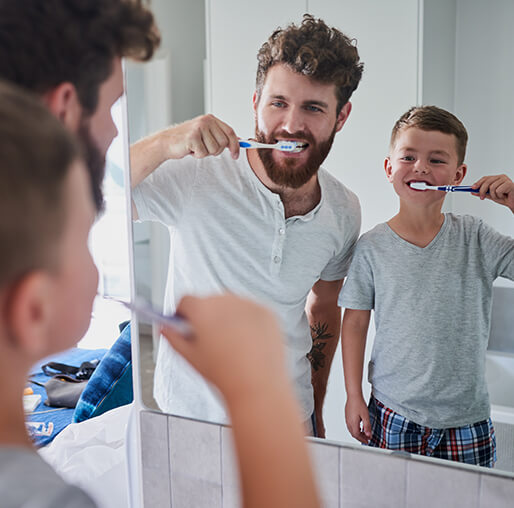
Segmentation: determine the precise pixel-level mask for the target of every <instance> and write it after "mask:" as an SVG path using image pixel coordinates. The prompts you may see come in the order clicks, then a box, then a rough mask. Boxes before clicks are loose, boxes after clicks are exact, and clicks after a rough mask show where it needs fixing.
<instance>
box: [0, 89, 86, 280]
mask: <svg viewBox="0 0 514 508" xmlns="http://www.w3.org/2000/svg"><path fill="white" fill-rule="evenodd" d="M79 156H80V152H79V148H78V146H77V143H76V141H75V140H74V138H73V136H72V135H71V134H70V133H68V131H67V130H66V129H65V128H64V127H63V126H62V125H61V123H60V122H59V120H58V119H57V118H55V117H54V116H53V115H52V114H51V113H50V112H49V111H48V110H47V109H46V108H45V107H44V105H43V104H42V103H41V102H40V100H38V99H37V98H36V97H35V96H32V95H31V94H30V95H29V94H28V93H27V92H24V91H22V90H20V89H19V88H17V87H15V86H14V85H12V84H7V83H5V82H0V182H1V184H0V290H1V289H3V288H4V287H5V286H6V285H8V284H10V283H14V282H15V281H16V280H19V279H20V278H21V277H23V276H24V275H25V274H27V273H29V272H30V271H32V270H38V269H53V268H54V267H55V266H56V265H57V263H58V262H59V260H58V259H56V257H57V256H56V253H57V252H58V247H59V241H60V237H61V234H62V232H63V229H64V223H65V219H66V203H67V200H66V199H65V185H64V184H65V180H66V176H67V174H68V172H69V169H70V166H71V164H72V163H73V162H74V161H76V160H77V159H78V157H79ZM84 192H87V189H86V190H85V191H84Z"/></svg>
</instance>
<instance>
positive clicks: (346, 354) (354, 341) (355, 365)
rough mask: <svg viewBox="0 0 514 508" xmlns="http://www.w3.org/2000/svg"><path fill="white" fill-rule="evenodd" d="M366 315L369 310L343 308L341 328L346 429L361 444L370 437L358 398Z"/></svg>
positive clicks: (364, 410)
mask: <svg viewBox="0 0 514 508" xmlns="http://www.w3.org/2000/svg"><path fill="white" fill-rule="evenodd" d="M370 315H371V311H369V310H354V309H346V310H345V311H344V317H343V324H342V327H341V351H342V353H343V370H344V384H345V387H346V408H345V418H346V426H347V427H348V430H349V431H350V434H351V435H352V436H353V437H354V438H355V439H358V440H359V441H360V442H361V443H365V444H367V443H368V442H369V440H370V438H371V425H370V421H369V412H368V406H367V405H366V402H365V400H364V397H363V395H362V372H363V367H364V365H363V364H364V353H365V350H366V338H367V334H368V327H369V319H370ZM361 422H362V428H361Z"/></svg>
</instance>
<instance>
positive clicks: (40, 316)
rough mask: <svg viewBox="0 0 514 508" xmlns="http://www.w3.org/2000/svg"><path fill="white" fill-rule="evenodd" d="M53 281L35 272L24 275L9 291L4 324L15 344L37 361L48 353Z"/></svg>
mask: <svg viewBox="0 0 514 508" xmlns="http://www.w3.org/2000/svg"><path fill="white" fill-rule="evenodd" d="M51 287H52V286H51V280H50V277H49V276H48V275H47V274H45V273H44V272H41V271H39V272H32V273H30V274H29V275H27V276H25V277H23V279H21V280H20V281H18V282H17V283H16V284H15V285H14V286H13V287H12V288H10V289H9V291H8V294H7V304H6V307H5V315H4V319H5V323H6V328H7V329H8V330H9V332H10V335H11V337H13V340H14V341H15V347H17V348H21V349H22V350H23V352H24V354H26V355H27V356H29V357H30V358H33V359H34V360H37V359H40V358H43V357H44V356H46V355H47V354H48V352H49V344H48V337H49V331H50V329H51V326H50V325H51V316H52V304H51V302H52V294H51Z"/></svg>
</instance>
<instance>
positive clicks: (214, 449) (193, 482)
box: [168, 416, 221, 508]
mask: <svg viewBox="0 0 514 508" xmlns="http://www.w3.org/2000/svg"><path fill="white" fill-rule="evenodd" d="M168 424H169V440H170V447H169V448H170V466H171V499H172V503H171V504H172V506H173V508H181V507H184V508H190V507H193V506H194V507H195V508H203V507H205V508H221V427H220V426H219V425H215V424H211V423H205V422H199V421H194V420H187V419H185V418H178V417H174V416H170V417H168Z"/></svg>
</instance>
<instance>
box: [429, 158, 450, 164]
mask: <svg viewBox="0 0 514 508" xmlns="http://www.w3.org/2000/svg"><path fill="white" fill-rule="evenodd" d="M430 164H446V162H445V161H443V160H441V159H430Z"/></svg>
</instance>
